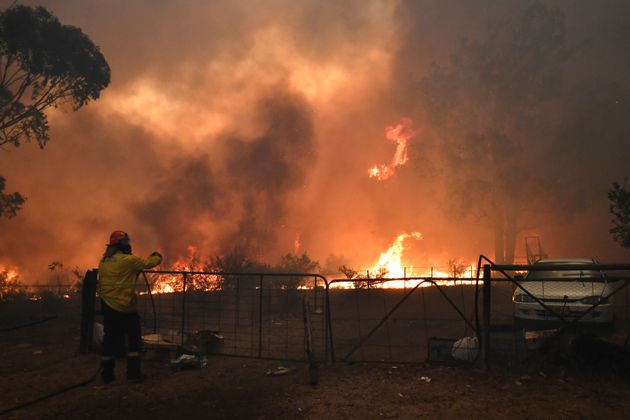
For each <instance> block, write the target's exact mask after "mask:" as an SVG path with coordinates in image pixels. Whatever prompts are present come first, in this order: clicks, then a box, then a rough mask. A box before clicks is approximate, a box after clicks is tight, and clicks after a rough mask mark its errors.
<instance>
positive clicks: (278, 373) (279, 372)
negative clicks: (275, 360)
mask: <svg viewBox="0 0 630 420" xmlns="http://www.w3.org/2000/svg"><path fill="white" fill-rule="evenodd" d="M293 372H295V368H293V367H285V366H278V367H277V368H276V369H275V370H271V369H269V370H267V372H265V374H266V375H268V376H282V375H288V374H290V373H293Z"/></svg>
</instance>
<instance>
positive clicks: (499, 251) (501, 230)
mask: <svg viewBox="0 0 630 420" xmlns="http://www.w3.org/2000/svg"><path fill="white" fill-rule="evenodd" d="M503 214H504V213H503V209H502V208H500V207H499V206H498V205H497V206H495V219H494V262H495V263H496V264H503V263H504V261H505V218H504V217H503Z"/></svg>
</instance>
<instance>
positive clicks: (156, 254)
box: [150, 251, 164, 261]
mask: <svg viewBox="0 0 630 420" xmlns="http://www.w3.org/2000/svg"><path fill="white" fill-rule="evenodd" d="M150 256H151V257H153V256H157V257H160V261H161V260H163V259H164V258H163V257H162V254H160V253H159V252H157V251H153V252H152V253H151V255H150Z"/></svg>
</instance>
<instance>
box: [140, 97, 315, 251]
mask: <svg viewBox="0 0 630 420" xmlns="http://www.w3.org/2000/svg"><path fill="white" fill-rule="evenodd" d="M253 113H254V114H255V121H254V124H255V126H256V130H258V131H259V134H258V135H256V136H254V137H252V138H242V137H238V136H235V135H230V134H224V135H221V136H219V138H218V140H217V142H216V145H215V150H216V151H217V152H218V153H216V154H215V155H213V156H209V155H206V154H201V155H199V154H197V155H187V156H179V157H177V159H176V160H175V161H174V162H173V163H172V164H171V165H170V167H169V168H168V169H167V170H165V171H164V173H163V174H162V176H161V177H160V179H159V180H158V181H157V184H156V186H155V187H154V188H153V189H152V191H151V192H150V193H149V194H148V197H147V198H144V199H142V200H141V201H140V202H139V203H138V204H137V205H136V206H135V212H136V215H137V217H138V220H139V221H140V222H141V223H146V224H147V225H149V226H151V227H152V228H153V230H154V232H155V234H156V235H157V236H158V238H159V243H160V244H161V245H162V246H163V248H164V251H165V252H166V255H168V256H169V257H170V258H171V259H174V258H177V257H184V256H186V253H187V252H188V250H187V246H188V245H195V246H196V247H200V246H201V247H203V248H204V249H203V250H201V254H202V255H205V256H206V257H207V256H209V255H213V254H211V252H214V253H218V254H221V253H225V252H229V251H230V250H231V248H232V247H242V248H244V249H245V250H247V251H249V252H254V253H256V254H257V255H258V256H261V253H262V250H263V249H269V248H270V247H273V246H274V245H276V230H277V229H278V228H279V227H281V226H282V225H283V224H284V223H285V222H284V218H285V216H286V211H287V208H288V206H289V202H290V197H289V194H290V193H291V192H293V191H294V190H295V189H296V188H298V187H300V186H302V185H303V183H304V182H305V180H306V176H307V172H308V164H309V163H313V162H314V158H315V144H314V131H313V121H312V118H313V115H312V112H311V110H310V109H309V108H308V106H307V104H306V103H305V101H304V100H303V99H302V98H301V97H300V96H299V95H296V94H293V93H290V92H287V91H285V90H284V89H283V88H277V89H276V90H275V92H274V93H273V94H272V95H270V96H267V97H265V98H262V99H261V100H260V102H259V103H258V105H257V107H256V109H255V110H254V111H253ZM262 256H264V254H263V255H262ZM267 256H269V255H267Z"/></svg>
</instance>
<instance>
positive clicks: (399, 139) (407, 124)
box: [368, 118, 416, 181]
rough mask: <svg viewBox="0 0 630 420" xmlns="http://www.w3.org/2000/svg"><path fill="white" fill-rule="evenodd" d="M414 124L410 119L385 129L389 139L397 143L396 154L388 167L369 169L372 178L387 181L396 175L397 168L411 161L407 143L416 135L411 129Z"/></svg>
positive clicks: (376, 166)
mask: <svg viewBox="0 0 630 420" xmlns="http://www.w3.org/2000/svg"><path fill="white" fill-rule="evenodd" d="M412 123H413V121H412V120H411V119H410V118H403V119H402V120H401V121H400V123H399V124H397V125H393V126H389V127H387V128H386V129H385V136H386V137H387V139H388V140H390V141H391V142H393V143H396V152H395V153H394V157H393V159H392V161H391V162H390V163H389V164H388V165H384V164H380V165H378V164H377V165H374V166H373V167H371V168H370V169H368V175H369V176H370V178H376V179H377V180H379V181H382V180H385V179H387V178H389V177H391V176H392V175H394V172H395V168H397V167H398V166H402V165H404V164H405V163H407V161H408V160H409V157H408V156H407V141H409V139H410V138H412V137H413V136H414V135H415V134H416V132H415V130H413V129H412V128H411V124H412Z"/></svg>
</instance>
